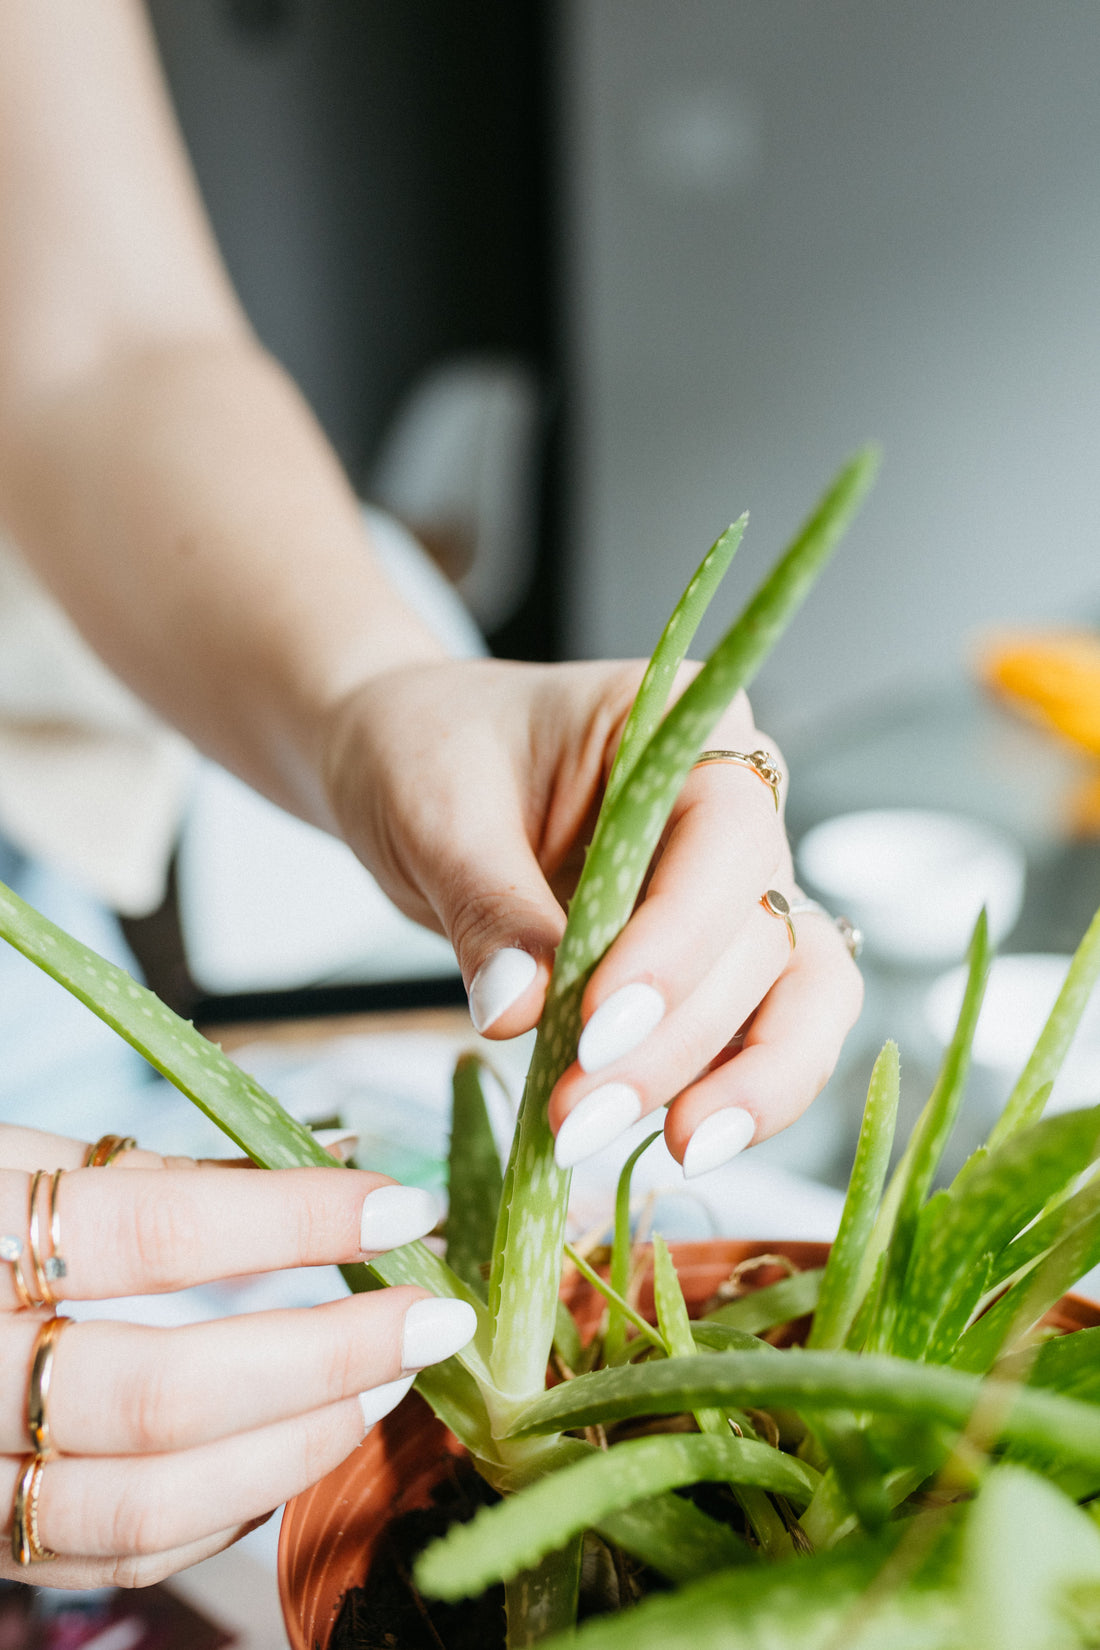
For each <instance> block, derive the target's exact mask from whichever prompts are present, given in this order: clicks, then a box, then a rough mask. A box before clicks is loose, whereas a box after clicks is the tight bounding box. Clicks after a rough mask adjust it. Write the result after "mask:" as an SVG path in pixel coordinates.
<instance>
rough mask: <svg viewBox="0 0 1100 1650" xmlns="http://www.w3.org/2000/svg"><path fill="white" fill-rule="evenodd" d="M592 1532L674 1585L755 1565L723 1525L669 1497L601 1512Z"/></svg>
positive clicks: (750, 1554) (738, 1539)
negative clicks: (601, 1515)
mask: <svg viewBox="0 0 1100 1650" xmlns="http://www.w3.org/2000/svg"><path fill="white" fill-rule="evenodd" d="M594 1528H595V1530H596V1532H597V1534H598V1535H602V1536H603V1538H604V1540H605V1541H612V1542H614V1544H615V1546H616V1547H621V1548H622V1550H623V1552H624V1553H629V1554H630V1556H631V1557H632V1558H636V1559H637V1560H638V1562H639V1563H640V1564H648V1565H649V1567H650V1569H651V1570H655V1571H656V1572H657V1574H658V1575H660V1576H664V1578H665V1580H666V1581H672V1582H675V1583H677V1584H678V1585H679V1584H682V1583H683V1582H685V1581H694V1580H695V1579H696V1577H697V1576H704V1575H709V1574H710V1573H711V1572H712V1571H714V1570H728V1569H730V1568H732V1567H733V1566H734V1565H737V1564H752V1563H754V1562H755V1560H756V1553H755V1551H754V1550H753V1548H752V1547H750V1546H749V1545H748V1543H747V1542H745V1541H742V1539H741V1537H740V1536H739V1535H736V1534H735V1533H734V1532H733V1530H731V1529H730V1527H729V1525H728V1524H720V1523H718V1521H717V1520H716V1519H714V1518H708V1517H707V1515H706V1513H704V1512H701V1511H700V1510H699V1508H698V1507H696V1506H695V1505H694V1503H693V1502H691V1501H686V1500H685V1499H684V1498H683V1497H682V1496H679V1495H677V1494H675V1492H670V1493H669V1494H667V1495H654V1496H651V1497H649V1498H648V1499H647V1500H645V1501H635V1502H633V1503H632V1505H631V1506H629V1507H621V1508H620V1509H619V1510H618V1511H617V1512H613V1513H605V1514H604V1516H603V1517H602V1518H601V1519H599V1520H598V1521H597V1522H596V1524H595V1525H594Z"/></svg>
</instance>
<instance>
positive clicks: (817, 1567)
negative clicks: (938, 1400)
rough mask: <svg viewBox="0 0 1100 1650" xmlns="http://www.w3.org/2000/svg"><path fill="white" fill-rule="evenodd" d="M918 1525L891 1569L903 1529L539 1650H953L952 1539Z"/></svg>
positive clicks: (628, 1613)
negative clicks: (912, 1551) (914, 1541)
mask: <svg viewBox="0 0 1100 1650" xmlns="http://www.w3.org/2000/svg"><path fill="white" fill-rule="evenodd" d="M927 1526H928V1527H927V1532H926V1533H925V1532H924V1531H922V1535H923V1537H924V1538H923V1539H921V1538H920V1537H918V1545H917V1546H916V1555H915V1556H914V1557H912V1558H910V1559H909V1560H908V1562H906V1561H904V1559H902V1563H901V1565H900V1568H899V1566H898V1564H897V1563H895V1562H892V1561H893V1558H894V1554H895V1552H896V1551H898V1550H899V1543H900V1542H902V1541H903V1539H904V1529H903V1527H902V1526H898V1525H895V1526H892V1527H891V1528H890V1529H888V1530H886V1531H884V1532H883V1533H882V1535H881V1536H878V1537H876V1538H874V1539H871V1538H868V1537H860V1538H858V1539H855V1540H850V1541H846V1542H845V1543H844V1544H843V1546H841V1547H838V1548H837V1549H836V1550H835V1551H833V1552H819V1553H814V1554H813V1555H811V1556H810V1557H807V1558H798V1559H793V1560H790V1561H788V1562H787V1563H783V1564H761V1565H755V1566H754V1567H753V1568H752V1569H751V1570H749V1569H745V1568H744V1567H742V1568H741V1569H736V1570H728V1571H726V1572H724V1573H720V1574H717V1575H710V1576H707V1577H705V1578H703V1579H701V1580H699V1581H697V1582H695V1583H693V1584H692V1585H690V1586H687V1587H684V1588H682V1589H681V1590H680V1591H678V1592H676V1593H656V1594H652V1595H651V1596H650V1597H649V1598H647V1599H644V1600H643V1601H642V1602H641V1603H640V1604H638V1605H636V1606H635V1607H634V1608H633V1609H632V1610H623V1611H619V1612H618V1613H617V1614H615V1615H603V1616H593V1617H592V1618H590V1619H589V1620H588V1621H587V1622H585V1623H583V1624H582V1625H581V1626H580V1627H579V1628H578V1629H577V1630H576V1632H575V1633H571V1634H570V1635H569V1636H568V1637H564V1636H562V1637H558V1638H554V1639H551V1640H549V1642H548V1643H547V1644H546V1645H545V1647H544V1650H962V1646H963V1645H965V1644H966V1642H967V1641H966V1639H965V1638H964V1637H960V1636H959V1633H958V1607H957V1604H956V1600H955V1597H954V1591H953V1588H952V1586H951V1583H952V1581H953V1578H954V1575H953V1573H954V1565H953V1563H952V1558H953V1550H952V1549H953V1540H952V1537H953V1531H952V1530H951V1529H950V1528H948V1529H947V1530H946V1532H941V1530H940V1528H939V1527H938V1526H937V1525H935V1524H932V1523H931V1521H930V1520H929V1521H927ZM943 1533H946V1536H947V1538H948V1539H947V1540H946V1541H945V1540H944V1539H942V1535H943ZM901 1552H902V1553H904V1549H901ZM886 1576H889V1577H890V1581H889V1584H888V1585H880V1584H879V1578H880V1577H883V1578H885V1577H886ZM1035 1650H1040V1647H1039V1646H1036V1647H1035Z"/></svg>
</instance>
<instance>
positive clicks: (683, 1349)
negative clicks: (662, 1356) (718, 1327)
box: [653, 1232, 744, 1437]
mask: <svg viewBox="0 0 1100 1650" xmlns="http://www.w3.org/2000/svg"><path fill="white" fill-rule="evenodd" d="M653 1305H654V1307H655V1308H656V1312H657V1327H658V1328H659V1329H660V1331H661V1336H662V1339H663V1340H664V1343H665V1346H666V1347H667V1348H668V1351H669V1355H670V1356H671V1357H673V1358H690V1357H691V1356H692V1355H693V1354H694V1352H695V1341H694V1338H693V1337H692V1333H691V1318H690V1317H689V1316H688V1309H687V1303H686V1301H685V1300H684V1292H683V1290H682V1289H681V1288H680V1280H679V1278H678V1277H677V1276H676V1268H675V1266H674V1265H673V1264H672V1256H671V1255H670V1254H669V1252H668V1244H667V1243H666V1242H665V1240H664V1238H663V1237H661V1235H660V1233H659V1232H654V1234H653ZM736 1419H737V1421H738V1423H739V1424H740V1423H741V1422H742V1421H743V1419H744V1418H743V1417H742V1416H737V1417H736ZM695 1424H696V1426H697V1427H698V1428H699V1431H700V1432H709V1433H716V1434H717V1435H718V1436H719V1437H721V1436H724V1435H725V1434H728V1432H729V1423H728V1422H727V1420H726V1417H725V1415H723V1413H722V1411H721V1410H720V1409H698V1410H696V1411H695Z"/></svg>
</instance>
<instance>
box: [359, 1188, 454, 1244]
mask: <svg viewBox="0 0 1100 1650" xmlns="http://www.w3.org/2000/svg"><path fill="white" fill-rule="evenodd" d="M438 1219H439V1207H438V1205H437V1203H436V1201H435V1198H434V1197H433V1196H432V1194H431V1192H425V1191H423V1190H422V1189H421V1188H420V1187H419V1186H379V1187H378V1189H377V1191H373V1192H368V1194H367V1196H366V1197H365V1198H364V1199H363V1213H362V1215H361V1216H360V1220H359V1247H360V1249H362V1250H364V1251H365V1252H366V1253H367V1254H377V1253H378V1251H379V1250H381V1249H400V1247H401V1245H402V1244H403V1243H411V1242H412V1241H413V1239H414V1238H421V1237H426V1236H427V1234H428V1233H429V1232H430V1231H431V1229H432V1227H433V1226H434V1225H435V1223H436V1221H437V1220H438Z"/></svg>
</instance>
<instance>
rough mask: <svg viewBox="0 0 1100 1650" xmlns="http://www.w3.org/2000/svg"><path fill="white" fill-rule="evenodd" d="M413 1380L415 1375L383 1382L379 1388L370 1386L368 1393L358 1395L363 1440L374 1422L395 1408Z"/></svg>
mask: <svg viewBox="0 0 1100 1650" xmlns="http://www.w3.org/2000/svg"><path fill="white" fill-rule="evenodd" d="M415 1380H416V1376H415V1375H402V1376H400V1377H399V1378H398V1379H397V1380H396V1381H383V1383H382V1385H381V1386H372V1387H371V1389H370V1391H369V1392H361V1393H360V1394H359V1408H360V1409H361V1410H362V1411H363V1436H364V1438H365V1437H366V1435H367V1433H368V1432H369V1431H370V1429H371V1427H372V1426H373V1425H374V1423H375V1421H380V1420H381V1419H382V1417H383V1415H388V1414H389V1412H390V1410H391V1409H396V1408H397V1406H398V1404H399V1403H400V1402H401V1400H402V1398H403V1397H404V1396H405V1394H406V1392H408V1390H409V1388H410V1387H411V1386H412V1384H413V1382H414V1381H415Z"/></svg>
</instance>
